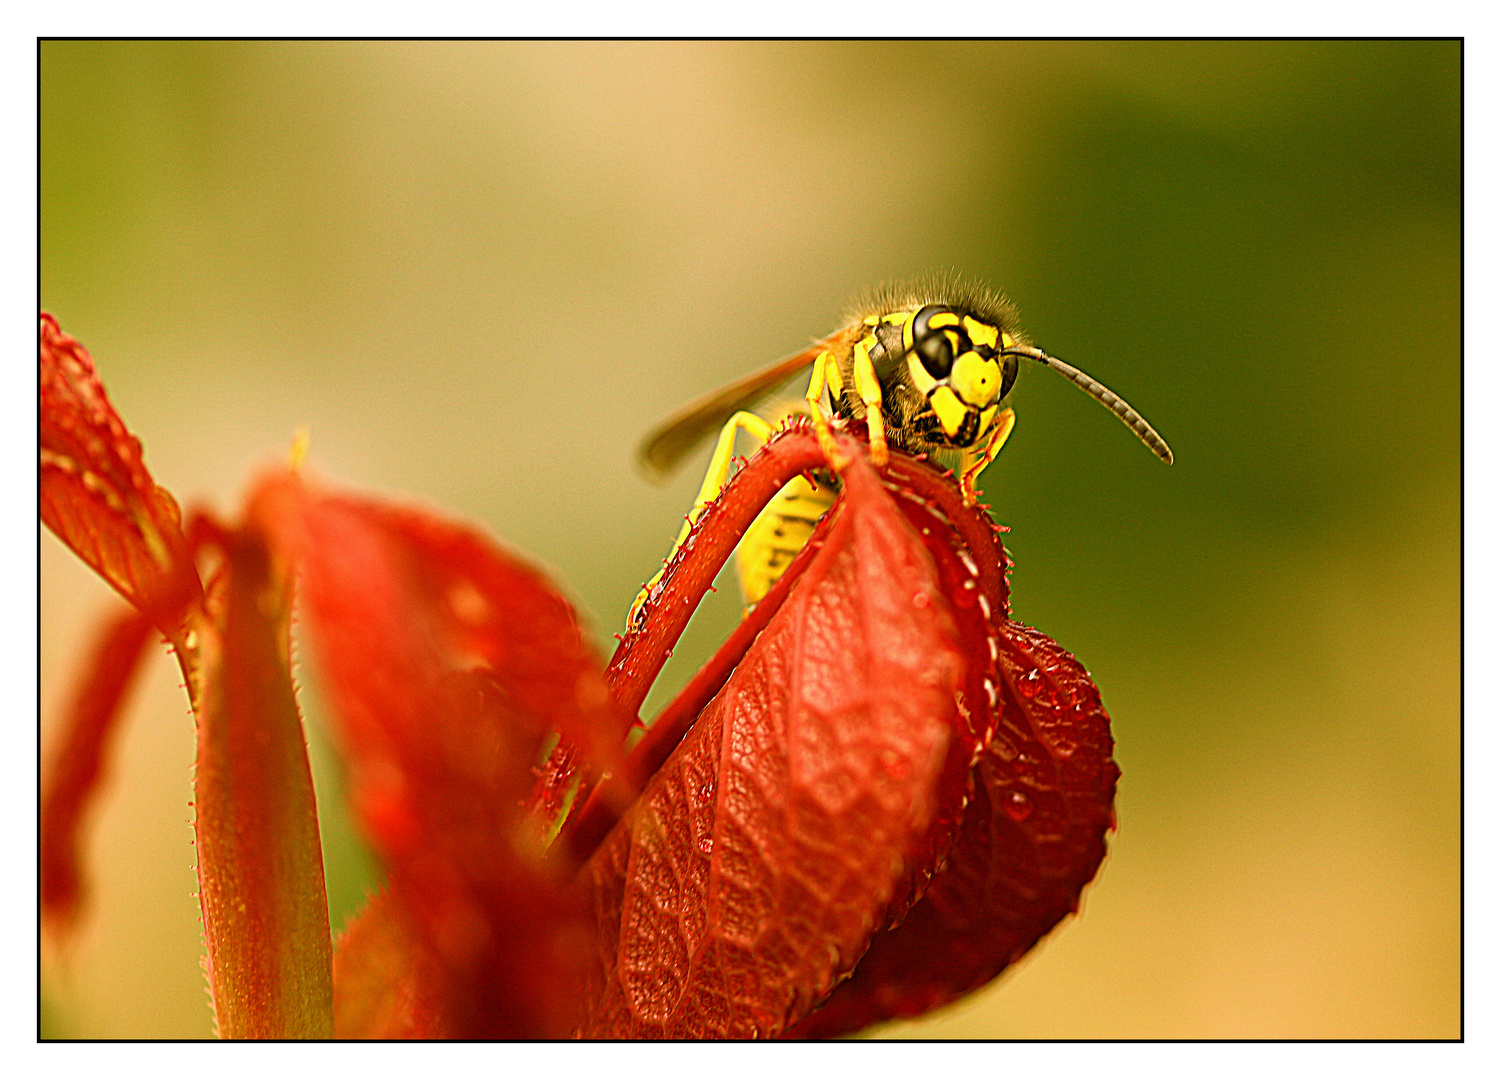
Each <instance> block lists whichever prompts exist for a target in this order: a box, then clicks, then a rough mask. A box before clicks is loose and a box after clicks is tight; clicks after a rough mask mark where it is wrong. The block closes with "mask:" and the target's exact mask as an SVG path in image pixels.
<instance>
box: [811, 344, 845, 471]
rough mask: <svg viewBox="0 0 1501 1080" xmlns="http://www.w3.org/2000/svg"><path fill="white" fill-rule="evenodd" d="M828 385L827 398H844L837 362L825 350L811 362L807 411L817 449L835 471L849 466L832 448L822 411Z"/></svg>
mask: <svg viewBox="0 0 1501 1080" xmlns="http://www.w3.org/2000/svg"><path fill="white" fill-rule="evenodd" d="M825 383H828V386H829V398H830V400H832V401H834V402H838V401H839V400H841V399H842V398H843V397H844V376H842V375H840V374H839V362H838V361H837V360H835V359H834V353H833V352H832V351H831V350H828V349H825V350H824V351H823V352H821V353H819V354H818V359H816V360H814V361H813V377H812V378H811V379H809V380H808V393H807V395H806V397H807V399H808V411H809V412H810V413H812V414H813V434H814V435H816V436H817V437H818V448H819V449H820V450H822V451H823V456H824V458H825V459H826V460H827V461H828V463H829V464H830V465H832V466H833V467H834V469H835V471H839V470H842V469H843V468H844V467H845V466H846V465H848V464H849V461H848V459H846V458H845V456H844V455H843V454H841V453H840V452H839V451H838V449H836V448H835V446H834V433H833V431H832V430H830V428H829V418H828V417H827V416H826V415H824V411H823V388H824V384H825Z"/></svg>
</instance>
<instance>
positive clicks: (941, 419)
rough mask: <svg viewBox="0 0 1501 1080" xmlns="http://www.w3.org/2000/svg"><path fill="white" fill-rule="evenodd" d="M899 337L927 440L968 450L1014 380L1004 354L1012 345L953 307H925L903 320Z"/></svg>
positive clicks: (984, 430) (988, 326) (1011, 362)
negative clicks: (921, 403)
mask: <svg viewBox="0 0 1501 1080" xmlns="http://www.w3.org/2000/svg"><path fill="white" fill-rule="evenodd" d="M902 338H903V340H902V344H903V346H904V348H905V352H906V355H907V372H908V374H909V375H911V377H912V382H913V384H914V385H915V386H916V387H917V389H918V390H919V391H920V392H921V393H922V395H923V397H925V398H926V399H927V402H928V408H929V409H930V410H931V416H932V420H931V421H930V423H931V424H932V425H933V427H934V428H936V430H932V431H931V432H930V434H931V436H932V437H934V438H935V439H937V440H938V441H942V442H946V443H948V444H949V445H951V446H956V447H970V446H974V445H975V444H976V443H977V442H979V441H980V439H981V438H982V437H983V436H984V435H985V434H986V433H988V432H989V430H990V427H991V424H992V423H993V422H994V420H995V416H996V411H997V409H998V406H999V402H1000V400H1001V399H1002V398H1003V397H1005V396H1006V394H1007V393H1008V392H1009V391H1010V389H1011V384H1012V383H1013V382H1015V381H1016V369H1017V360H1016V357H1015V356H1010V355H1006V354H1005V352H1004V350H1006V349H1009V348H1011V347H1012V346H1013V345H1014V344H1015V342H1014V341H1013V340H1012V338H1011V335H1010V334H1008V333H1006V332H1005V331H1003V330H1001V329H1000V328H999V327H998V326H995V325H994V324H992V323H989V322H986V321H984V320H981V319H978V318H976V317H975V316H974V315H971V314H969V313H967V312H965V311H963V310H961V309H959V308H954V307H949V306H948V305H946V304H929V305H927V306H926V307H924V308H921V309H920V310H919V311H918V312H917V313H916V314H915V315H914V316H913V317H912V318H911V319H910V320H909V321H908V322H907V324H906V327H905V328H904V330H903V334H902ZM940 435H941V438H940Z"/></svg>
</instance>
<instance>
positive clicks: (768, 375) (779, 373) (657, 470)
mask: <svg viewBox="0 0 1501 1080" xmlns="http://www.w3.org/2000/svg"><path fill="white" fill-rule="evenodd" d="M838 336H839V335H837V334H836V335H835V336H834V337H832V338H826V339H825V340H823V341H820V342H817V343H816V344H813V345H809V346H808V347H807V348H806V349H804V350H803V351H802V352H800V353H794V354H793V355H791V356H788V357H784V358H783V359H781V360H778V361H777V362H776V363H774V364H769V365H767V366H766V367H764V368H762V369H761V370H760V371H753V372H751V373H750V374H749V375H746V376H745V377H744V378H740V379H736V380H735V381H734V382H732V383H730V384H729V385H728V386H724V387H721V388H720V389H718V390H715V391H713V392H712V393H709V394H705V395H704V396H703V397H701V398H698V399H697V400H696V401H690V402H689V403H688V404H687V405H684V406H683V407H682V408H681V409H679V410H678V411H677V412H675V413H673V414H672V415H671V416H669V417H668V418H667V419H666V420H663V421H662V422H661V423H660V424H658V425H657V427H656V428H655V429H654V430H653V431H652V433H651V434H650V435H648V436H647V437H646V438H645V439H643V440H642V442H641V447H640V449H638V450H637V452H636V457H637V460H638V461H639V462H640V464H641V469H642V471H643V472H645V473H646V476H647V478H648V479H650V480H652V481H655V482H660V481H662V480H665V479H666V478H667V476H668V474H669V473H671V472H672V470H673V469H675V468H677V466H678V464H679V463H680V462H681V461H682V460H683V458H685V457H687V456H688V454H689V453H691V452H692V450H693V448H694V447H695V446H697V445H698V444H699V443H700V442H702V441H703V440H704V439H705V438H706V437H707V436H709V435H711V434H713V433H714V432H715V431H718V430H719V429H720V428H721V427H722V426H724V422H725V421H726V420H728V419H729V418H730V417H731V416H733V415H735V413H736V412H738V411H739V410H741V409H745V408H749V407H750V406H752V405H754V404H755V403H756V402H757V401H760V400H761V399H762V398H764V397H765V396H766V395H767V394H769V393H771V392H772V391H773V390H775V389H776V388H777V387H778V386H781V385H782V384H783V383H784V382H786V381H787V380H788V379H789V378H791V377H792V376H793V375H794V374H795V373H796V372H797V370H798V369H799V368H805V367H807V366H808V365H809V364H811V363H813V361H814V359H815V358H817V356H818V354H819V353H821V352H822V351H823V350H824V349H827V348H829V347H830V346H831V345H832V344H833V343H834V342H835V340H836V339H837V338H838Z"/></svg>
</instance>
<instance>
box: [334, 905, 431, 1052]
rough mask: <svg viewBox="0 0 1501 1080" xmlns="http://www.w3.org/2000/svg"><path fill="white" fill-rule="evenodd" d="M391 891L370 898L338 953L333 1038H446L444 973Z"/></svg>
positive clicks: (342, 941)
mask: <svg viewBox="0 0 1501 1080" xmlns="http://www.w3.org/2000/svg"><path fill="white" fill-rule="evenodd" d="M425 958H426V957H425V952H424V951H423V949H422V947H421V942H419V941H416V940H414V939H413V937H412V934H411V931H410V930H408V929H407V924H406V920H405V918H404V917H403V915H402V912H401V910H400V908H398V907H397V906H396V904H395V903H394V902H393V900H392V898H391V894H390V892H389V891H382V892H380V893H377V894H376V895H375V896H373V897H371V898H370V902H369V903H368V904H366V905H365V909H364V910H363V911H361V912H360V914H359V915H358V916H357V917H356V918H355V919H353V920H352V921H351V922H350V924H349V926H348V928H346V929H345V931H344V933H342V934H341V935H339V943H338V948H337V949H336V950H335V952H334V1037H335V1038H338V1039H445V1038H450V1037H452V1033H451V1032H449V1031H447V1030H445V1029H444V1028H443V1022H442V1017H441V1015H440V1000H441V995H440V993H439V991H438V990H437V989H436V986H437V985H438V980H439V978H440V974H439V973H438V972H436V971H435V970H434V968H433V965H432V964H431V963H426V962H425Z"/></svg>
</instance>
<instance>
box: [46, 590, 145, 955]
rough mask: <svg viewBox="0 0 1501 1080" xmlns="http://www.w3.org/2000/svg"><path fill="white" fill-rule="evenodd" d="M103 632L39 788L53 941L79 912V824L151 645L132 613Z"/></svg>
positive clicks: (96, 789)
mask: <svg viewBox="0 0 1501 1080" xmlns="http://www.w3.org/2000/svg"><path fill="white" fill-rule="evenodd" d="M102 629H103V633H101V635H100V637H99V640H98V642H97V644H96V646H95V650H94V654H93V656H91V657H90V658H89V663H88V665H87V666H86V667H85V668H84V671H83V678H81V679H80V680H79V681H78V686H77V689H76V690H75V692H74V696H73V700H72V701H71V702H70V704H69V706H68V712H67V716H66V718H65V719H64V721H63V728H62V731H63V734H62V737H61V740H60V742H59V743H58V745H57V746H56V748H55V749H54V751H53V754H52V758H51V760H50V761H49V762H48V765H47V770H46V774H45V777H44V779H43V783H42V808H41V879H42V916H43V918H44V919H45V920H46V921H47V923H48V924H49V926H50V928H51V930H52V931H53V932H54V933H58V934H62V933H66V932H67V931H69V930H71V929H72V927H73V925H74V924H75V922H76V920H77V917H78V913H79V911H80V910H81V908H82V905H83V900H84V895H85V886H84V881H83V871H82V869H81V868H80V863H81V859H80V848H81V846H82V831H83V829H82V826H83V819H84V816H85V814H86V813H87V811H88V809H89V806H90V804H91V803H92V802H93V801H94V798H95V796H97V795H98V793H99V789H100V788H101V786H102V785H103V783H104V780H105V778H106V775H107V773H108V765H109V759H110V754H111V751H112V749H113V746H112V744H113V741H114V735H115V730H116V727H117V721H118V720H119V718H120V711H121V704H122V702H123V701H124V700H125V695H126V693H127V691H128V690H129V689H130V684H131V682H132V680H133V679H134V677H135V674H136V671H137V670H138V669H139V667H140V659H141V655H142V653H143V652H144V650H145V647H146V642H147V641H148V640H150V638H151V623H150V622H149V621H148V620H147V619H146V618H145V616H143V615H141V614H140V613H138V612H136V611H127V612H124V613H122V614H120V615H117V616H116V617H115V618H114V619H112V620H110V622H109V623H107V624H106V625H105V626H104V627H103V628H102Z"/></svg>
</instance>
